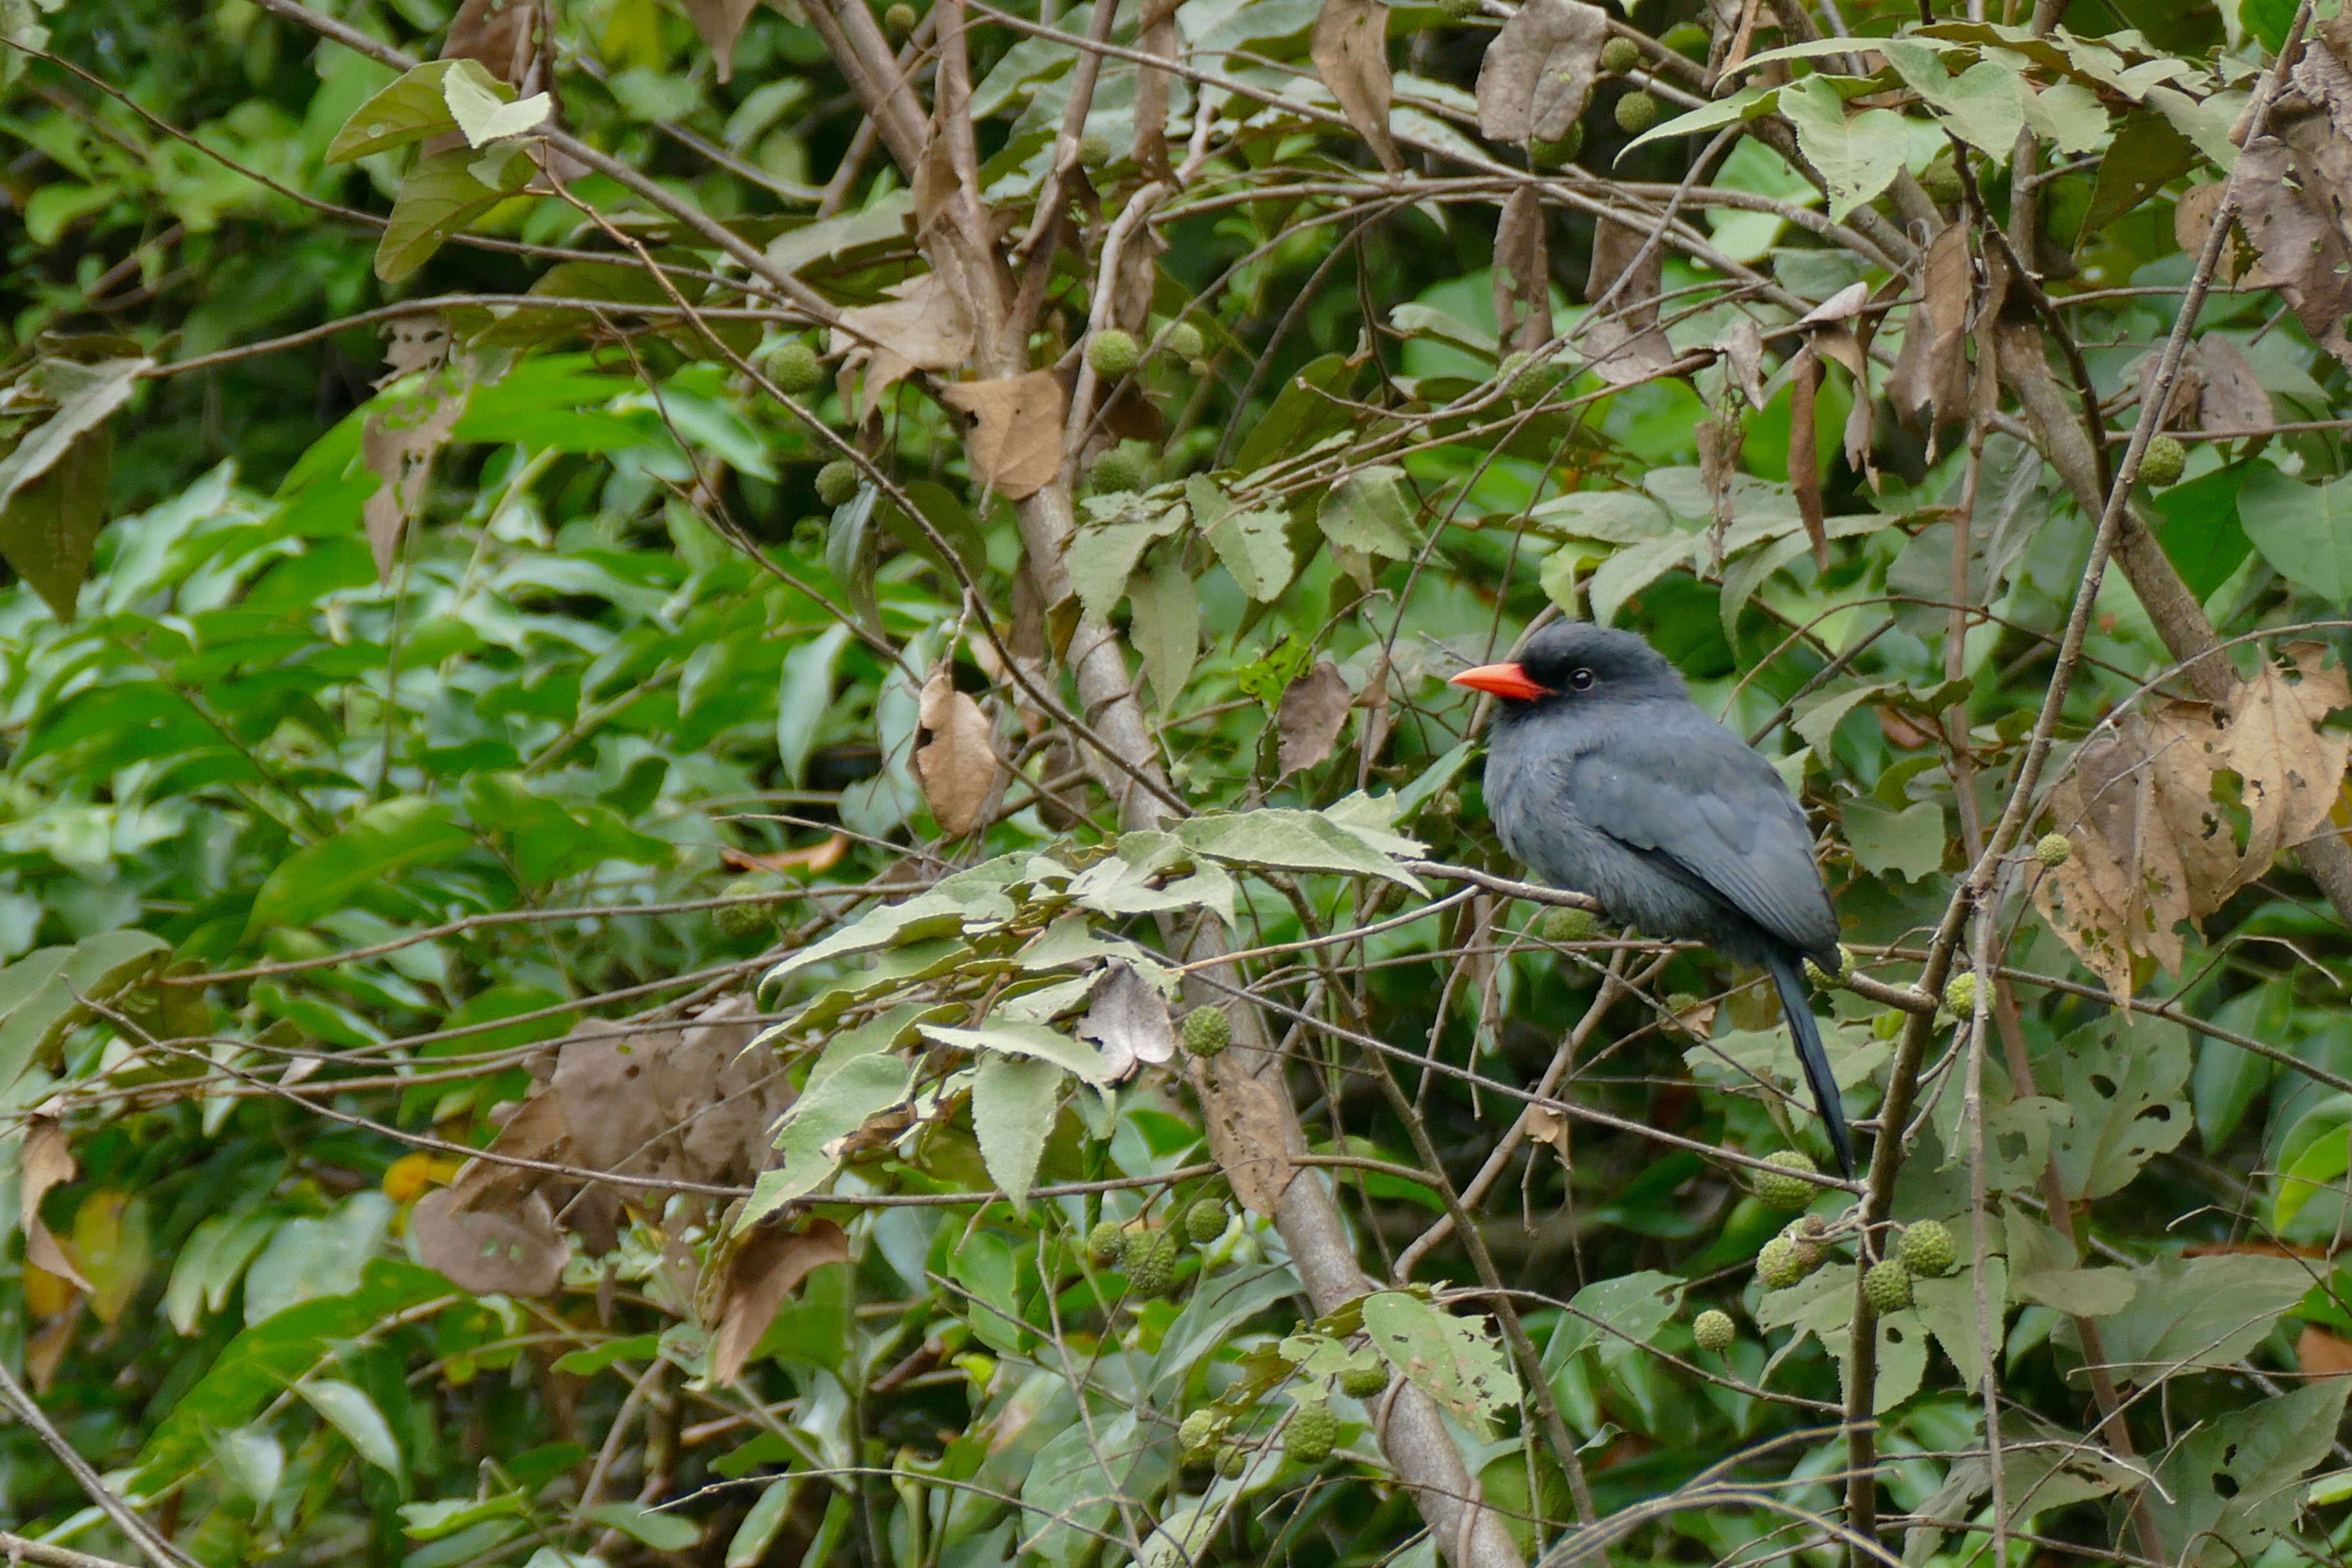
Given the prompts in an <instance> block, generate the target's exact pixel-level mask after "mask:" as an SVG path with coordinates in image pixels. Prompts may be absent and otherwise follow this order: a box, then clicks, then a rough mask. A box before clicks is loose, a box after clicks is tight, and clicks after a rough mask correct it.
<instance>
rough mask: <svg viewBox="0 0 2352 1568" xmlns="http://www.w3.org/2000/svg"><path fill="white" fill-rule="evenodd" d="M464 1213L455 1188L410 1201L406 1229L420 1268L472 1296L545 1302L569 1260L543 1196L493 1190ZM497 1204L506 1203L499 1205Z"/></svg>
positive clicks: (568, 1250) (545, 1196)
mask: <svg viewBox="0 0 2352 1568" xmlns="http://www.w3.org/2000/svg"><path fill="white" fill-rule="evenodd" d="M482 1198H483V1201H484V1204H485V1206H482V1207H469V1206H467V1204H466V1203H465V1202H464V1198H463V1195H462V1194H460V1193H459V1191H458V1189H457V1188H455V1187H442V1188H440V1189H438V1190H436V1191H434V1192H430V1193H427V1194H425V1196H424V1197H422V1198H420V1199H418V1200H417V1203H416V1208H415V1212H414V1213H413V1214H411V1215H410V1216H409V1221H408V1231H409V1237H410V1239H411V1240H412V1241H413V1242H414V1243H415V1247H416V1255H417V1257H419V1258H422V1259H424V1262H425V1267H426V1268H430V1269H432V1270H434V1271H435V1272H436V1273H437V1274H440V1275H441V1276H443V1277H444V1278H445V1279H447V1280H448V1281H449V1283H451V1284H452V1285H455V1286H457V1288H458V1289H461V1290H470V1291H472V1292H473V1293H474V1294H475V1295H477V1296H490V1295H497V1296H551V1295H553V1294H554V1293H555V1289H556V1287H557V1286H559V1285H561V1284H562V1282H563V1266H564V1264H565V1263H566V1262H568V1261H569V1260H570V1258H571V1257H572V1249H571V1248H570V1247H566V1246H565V1245H564V1242H563V1237H562V1233H561V1232H559V1231H558V1230H557V1229H556V1228H555V1212H554V1210H553V1209H552V1208H551V1207H550V1206H549V1204H548V1201H547V1194H544V1193H541V1192H526V1193H520V1194H517V1193H513V1192H511V1191H510V1190H506V1189H498V1190H494V1191H493V1192H492V1193H488V1194H482ZM501 1198H503V1199H506V1200H508V1201H507V1202H505V1203H504V1204H503V1205H500V1206H488V1205H497V1204H499V1200H500V1199H501Z"/></svg>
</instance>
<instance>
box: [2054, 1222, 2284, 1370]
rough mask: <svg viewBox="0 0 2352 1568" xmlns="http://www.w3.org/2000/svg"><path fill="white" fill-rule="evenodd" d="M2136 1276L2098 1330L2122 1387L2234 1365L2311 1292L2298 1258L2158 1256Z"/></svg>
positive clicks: (2252, 1255) (2102, 1345) (2250, 1254)
mask: <svg viewBox="0 0 2352 1568" xmlns="http://www.w3.org/2000/svg"><path fill="white" fill-rule="evenodd" d="M2132 1275H2133V1278H2134V1279H2135V1281H2136V1282H2137V1285H2138V1288H2139V1289H2138V1293H2137V1295H2135V1296H2134V1297H2133V1298H2132V1300H2131V1304H2130V1305H2129V1306H2127V1307H2126V1308H2125V1309H2124V1310H2122V1311H2120V1312H2117V1313H2116V1314H2115V1315H2114V1316H2113V1317H2110V1318H2108V1319H2106V1320H2105V1321H2104V1322H2103V1323H2102V1324H2101V1325H2100V1329H2099V1338H2100V1344H2101V1348H2102V1349H2104V1350H2105V1352H2106V1356H2107V1363H2108V1365H2109V1366H2110V1367H2111V1368H2113V1369H2114V1372H2115V1375H2116V1382H2117V1383H2118V1384H2149V1383H2155V1382H2158V1381H2159V1380H2161V1379H2163V1378H2167V1377H2169V1376H2171V1375H2172V1374H2173V1373H2176V1372H2180V1371H2184V1370H2187V1369H2189V1368H2192V1367H2210V1366H2232V1365H2235V1364H2236V1363H2237V1361H2238V1358H2239V1357H2241V1356H2242V1355H2244V1354H2245V1353H2246V1352H2248V1351H2249V1350H2252V1348H2253V1347H2254V1346H2255V1345H2256V1344H2257V1343H2259V1342H2261V1340H2262V1338H2263V1335H2265V1334H2267V1333H2269V1332H2270V1330H2271V1325H2272V1323H2273V1322H2275V1321H2277V1320H2278V1316H2279V1314H2280V1313H2282V1312H2284V1311H2285V1310H2287V1309H2288V1308H2290V1307H2292V1306H2294V1304H2295V1303H2296V1302H2297V1301H2300V1300H2303V1298H2304V1296H2305V1293H2307V1292H2308V1291H2309V1290H2310V1289H2311V1271H2310V1269H2309V1268H2307V1267H2306V1266H2305V1265H2304V1264H2302V1263H2300V1262H2298V1261H2296V1260H2295V1259H2294V1258H2263V1257H2259V1256H2256V1255H2254V1254H2252V1253H2242V1252H2241V1253H2225V1254H2221V1255H2220V1256H2218V1257H2210V1258H2158V1259H2157V1260H2156V1261H2155V1262H2153V1263H2150V1264H2148V1265H2147V1266H2146V1267H2145V1268H2136V1269H2134V1270H2132ZM2061 1332H2062V1333H2063V1332H2064V1331H2063V1330H2062V1331H2061Z"/></svg>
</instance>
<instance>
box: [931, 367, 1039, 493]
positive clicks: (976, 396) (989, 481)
mask: <svg viewBox="0 0 2352 1568" xmlns="http://www.w3.org/2000/svg"><path fill="white" fill-rule="evenodd" d="M940 396H941V398H942V399H944V400H945V401H946V403H947V405H949V406H950V407H951V408H956V409H961V411H962V412H964V413H966V414H969V415H971V421H972V424H971V435H970V436H968V437H965V441H964V449H965V451H966V452H967V453H968V454H969V455H970V457H971V477H972V478H973V479H977V480H979V481H980V482H981V483H982V484H984V485H987V486H989V487H990V488H992V489H994V490H996V491H997V492H998V493H999V494H1001V495H1003V496H1004V497H1005V498H1006V499H1008V500H1025V499H1026V498H1028V497H1030V496H1033V495H1034V494H1036V493H1037V492H1038V491H1039V490H1041V489H1045V487H1046V486H1047V485H1049V484H1051V483H1053V482H1054V476H1055V475H1056V474H1058V473H1060V472H1061V471H1062V416H1063V413H1064V411H1065V410H1066V408H1067V406H1068V405H1067V403H1066V400H1065V399H1064V397H1063V395H1062V383H1061V381H1060V379H1059V378H1058V377H1056V376H1055V374H1054V373H1053V372H1052V371H1049V370H1033V371H1031V372H1029V373H1028V374H1025V375H1008V376H1002V377H999V378H998V379H996V380H994V381H959V382H952V383H950V384H949V385H948V386H947V387H946V388H945V389H944V390H942V391H941V393H940Z"/></svg>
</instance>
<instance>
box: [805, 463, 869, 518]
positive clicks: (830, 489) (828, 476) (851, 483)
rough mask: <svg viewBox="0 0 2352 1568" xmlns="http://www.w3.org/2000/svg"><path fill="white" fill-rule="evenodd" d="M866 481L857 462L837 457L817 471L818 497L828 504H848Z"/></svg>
mask: <svg viewBox="0 0 2352 1568" xmlns="http://www.w3.org/2000/svg"><path fill="white" fill-rule="evenodd" d="M865 482H866V479H865V476H864V475H862V474H860V473H859V472H858V471H857V465H856V464H855V463H853V462H851V461H850V460H849V459H848V458H835V459H834V460H833V461H832V462H830V463H827V464H826V465H825V466H824V468H819V469H818V470H817V471H816V499H817V500H821V501H823V502H824V504H825V505H827V506H847V505H848V504H849V498H850V497H852V496H854V495H856V493H857V487H858V486H859V485H862V484H864V483H865Z"/></svg>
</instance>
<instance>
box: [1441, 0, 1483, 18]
mask: <svg viewBox="0 0 2352 1568" xmlns="http://www.w3.org/2000/svg"><path fill="white" fill-rule="evenodd" d="M1437 8H1438V9H1439V10H1441V11H1443V12H1444V13H1445V14H1446V15H1447V16H1451V17H1453V18H1454V20H1455V21H1457V22H1466V21H1468V20H1469V19H1470V18H1471V17H1473V16H1476V15H1478V13H1479V12H1481V11H1483V10H1485V9H1486V5H1485V4H1484V0H1437Z"/></svg>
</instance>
